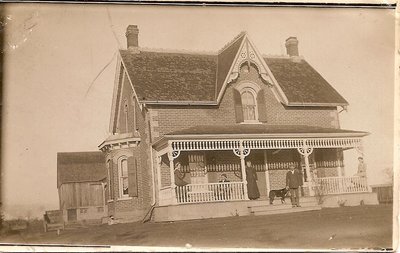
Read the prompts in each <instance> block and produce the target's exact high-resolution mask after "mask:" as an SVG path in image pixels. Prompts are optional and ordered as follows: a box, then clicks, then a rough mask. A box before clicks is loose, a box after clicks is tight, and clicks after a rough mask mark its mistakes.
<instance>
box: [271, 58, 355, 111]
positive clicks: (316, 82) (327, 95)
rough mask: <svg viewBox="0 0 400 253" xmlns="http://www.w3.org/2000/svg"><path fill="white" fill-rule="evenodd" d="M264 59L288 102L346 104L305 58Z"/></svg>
mask: <svg viewBox="0 0 400 253" xmlns="http://www.w3.org/2000/svg"><path fill="white" fill-rule="evenodd" d="M264 60H265V62H266V63H267V65H268V67H269V68H270V70H271V72H272V74H273V75H274V77H275V79H276V80H277V81H278V84H279V86H280V87H281V88H282V90H283V93H285V95H286V97H287V99H288V100H289V104H341V105H347V104H348V103H347V101H346V100H345V99H344V98H343V97H342V96H341V95H340V94H339V93H338V92H337V91H336V90H335V89H334V88H333V87H332V86H331V85H330V84H329V83H328V82H327V81H326V80H325V79H324V78H323V77H322V76H321V75H320V74H319V73H318V72H317V71H316V70H315V69H314V68H313V67H311V65H310V64H308V62H306V61H305V60H303V59H301V60H299V61H294V60H293V59H291V58H289V57H288V58H264Z"/></svg>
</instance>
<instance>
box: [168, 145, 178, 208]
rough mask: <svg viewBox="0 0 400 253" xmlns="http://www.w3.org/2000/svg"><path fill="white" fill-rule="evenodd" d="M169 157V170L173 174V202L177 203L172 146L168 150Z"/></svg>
mask: <svg viewBox="0 0 400 253" xmlns="http://www.w3.org/2000/svg"><path fill="white" fill-rule="evenodd" d="M168 159H169V171H170V176H171V198H172V199H171V203H172V204H174V205H176V204H177V203H178V201H177V199H176V185H175V173H174V157H173V155H172V148H171V147H170V148H169V151H168Z"/></svg>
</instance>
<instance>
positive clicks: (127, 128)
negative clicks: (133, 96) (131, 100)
mask: <svg viewBox="0 0 400 253" xmlns="http://www.w3.org/2000/svg"><path fill="white" fill-rule="evenodd" d="M124 115H125V133H127V132H129V124H128V102H127V101H126V100H125V103H124Z"/></svg>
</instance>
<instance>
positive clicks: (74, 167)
mask: <svg viewBox="0 0 400 253" xmlns="http://www.w3.org/2000/svg"><path fill="white" fill-rule="evenodd" d="M106 176H107V170H106V166H105V161H104V154H103V153H102V152H100V151H96V152H68V153H57V187H60V186H61V184H64V183H79V182H98V181H101V180H102V179H104V178H106Z"/></svg>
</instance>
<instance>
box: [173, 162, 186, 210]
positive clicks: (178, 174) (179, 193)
mask: <svg viewBox="0 0 400 253" xmlns="http://www.w3.org/2000/svg"><path fill="white" fill-rule="evenodd" d="M181 167H182V165H181V163H180V162H177V163H176V164H175V169H174V177H175V185H176V186H177V187H176V188H175V192H176V197H177V199H178V203H179V202H182V201H183V200H185V199H187V197H186V187H183V186H185V185H187V184H188V182H186V181H185V180H183V179H184V178H185V175H186V174H185V173H182V171H181Z"/></svg>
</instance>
